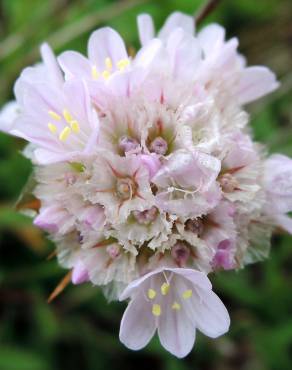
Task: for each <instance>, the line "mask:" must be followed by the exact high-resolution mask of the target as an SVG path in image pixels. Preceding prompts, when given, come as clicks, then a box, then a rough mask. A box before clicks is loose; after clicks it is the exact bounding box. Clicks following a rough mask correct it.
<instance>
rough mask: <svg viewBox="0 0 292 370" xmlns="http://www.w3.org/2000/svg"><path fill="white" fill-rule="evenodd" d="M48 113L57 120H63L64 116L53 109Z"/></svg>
mask: <svg viewBox="0 0 292 370" xmlns="http://www.w3.org/2000/svg"><path fill="white" fill-rule="evenodd" d="M48 113H49V115H50V116H51V118H53V119H54V120H55V121H61V119H62V117H61V116H60V115H59V114H58V113H56V112H54V111H52V110H49V111H48Z"/></svg>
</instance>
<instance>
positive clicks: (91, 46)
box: [88, 27, 128, 72]
mask: <svg viewBox="0 0 292 370" xmlns="http://www.w3.org/2000/svg"><path fill="white" fill-rule="evenodd" d="M88 57H89V60H90V61H91V62H92V63H93V64H94V65H96V67H97V69H98V70H99V71H101V72H102V71H103V70H104V69H105V67H106V66H105V60H106V58H110V59H111V60H112V63H113V65H114V66H115V65H116V63H117V62H118V61H120V60H121V59H126V58H128V54H127V50H126V47H125V44H124V41H123V39H122V38H121V36H120V35H119V34H118V33H117V32H116V31H114V30H113V29H112V28H109V27H104V28H101V29H99V30H97V31H95V32H93V33H92V34H91V36H90V38H89V41H88Z"/></svg>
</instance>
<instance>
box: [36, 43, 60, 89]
mask: <svg viewBox="0 0 292 370" xmlns="http://www.w3.org/2000/svg"><path fill="white" fill-rule="evenodd" d="M41 56H42V58H43V61H44V64H45V66H46V67H47V70H48V73H49V78H50V79H51V81H53V82H54V83H55V84H56V85H59V86H62V84H63V82H64V78H63V74H62V72H61V69H60V66H59V65H58V62H57V60H56V57H55V55H54V53H53V51H52V49H51V48H50V46H49V45H48V44H47V43H44V44H42V46H41Z"/></svg>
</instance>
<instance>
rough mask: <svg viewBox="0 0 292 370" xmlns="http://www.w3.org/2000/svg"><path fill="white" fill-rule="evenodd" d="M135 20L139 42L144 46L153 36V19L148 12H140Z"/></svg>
mask: <svg viewBox="0 0 292 370" xmlns="http://www.w3.org/2000/svg"><path fill="white" fill-rule="evenodd" d="M137 22H138V30H139V38H140V42H141V45H142V46H144V45H146V44H147V43H148V42H149V41H150V40H152V39H153V38H154V37H155V30H154V24H153V20H152V17H151V16H150V15H149V14H140V15H139V16H138V18H137Z"/></svg>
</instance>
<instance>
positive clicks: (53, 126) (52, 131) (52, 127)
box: [48, 122, 57, 134]
mask: <svg viewBox="0 0 292 370" xmlns="http://www.w3.org/2000/svg"><path fill="white" fill-rule="evenodd" d="M48 128H49V130H50V131H51V133H52V134H55V133H56V132H57V127H56V126H55V125H53V124H52V123H50V122H49V123H48Z"/></svg>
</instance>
